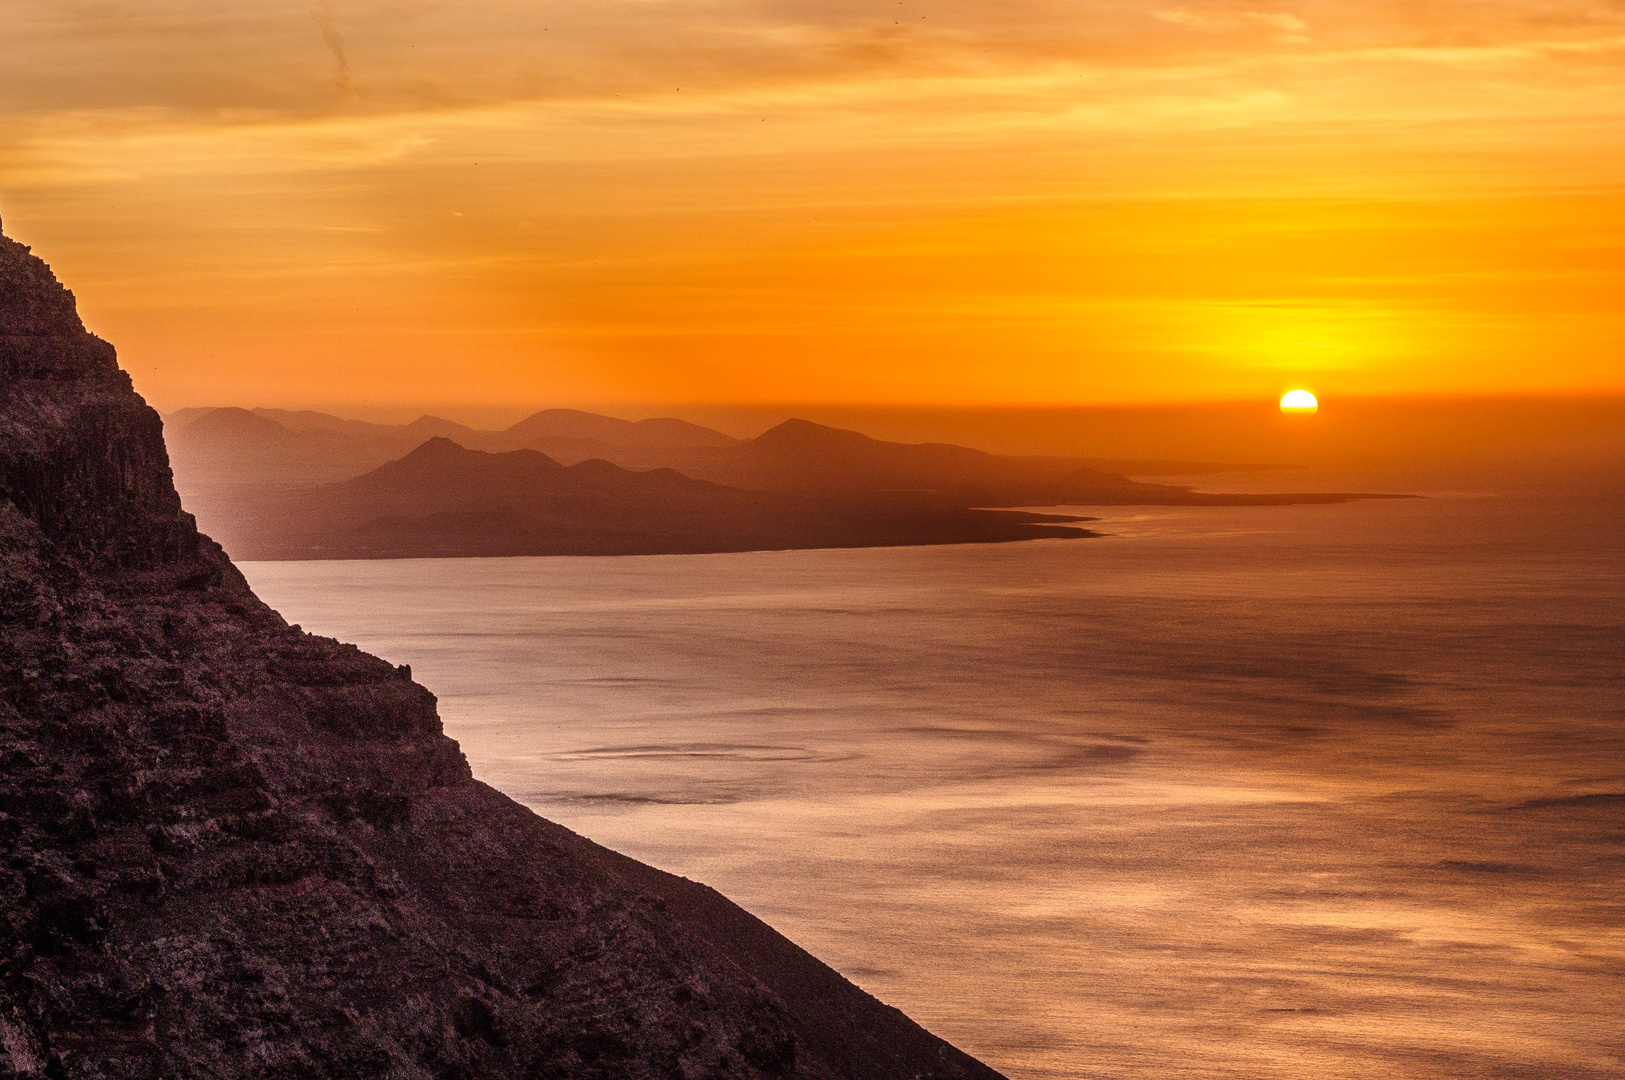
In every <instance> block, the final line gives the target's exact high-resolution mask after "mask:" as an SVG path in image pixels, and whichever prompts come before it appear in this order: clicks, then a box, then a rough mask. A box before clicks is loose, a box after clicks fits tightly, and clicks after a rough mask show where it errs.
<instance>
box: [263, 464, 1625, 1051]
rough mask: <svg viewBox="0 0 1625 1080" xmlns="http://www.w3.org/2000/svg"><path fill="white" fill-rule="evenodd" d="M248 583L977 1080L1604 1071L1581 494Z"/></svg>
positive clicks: (1252, 511)
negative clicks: (370, 656)
mask: <svg viewBox="0 0 1625 1080" xmlns="http://www.w3.org/2000/svg"><path fill="white" fill-rule="evenodd" d="M1079 512H1082V513H1088V514H1092V515H1095V516H1098V517H1099V518H1100V519H1101V520H1100V521H1099V522H1098V523H1096V524H1095V525H1094V526H1092V527H1094V528H1096V529H1099V530H1101V531H1103V532H1106V533H1108V534H1109V535H1108V536H1107V537H1105V538H1103V539H1098V540H1076V541H1070V540H1047V541H1035V542H1028V543H1019V544H1004V545H981V546H975V545H972V546H955V547H936V548H886V549H867V550H847V551H798V552H769V553H754V554H733V555H696V556H645V557H630V558H601V559H595V558H517V559H455V560H406V561H390V562H300V563H248V564H243V566H242V569H243V571H244V573H245V574H247V576H248V578H249V580H250V582H251V583H252V584H253V586H254V588H255V590H256V591H257V592H258V593H259V594H260V596H262V597H263V598H264V599H265V600H267V601H268V602H269V603H271V604H272V605H273V606H275V607H276V608H277V609H278V610H280V611H281V612H282V613H283V614H284V616H286V617H287V618H288V619H289V621H291V622H297V623H300V624H302V625H303V626H304V628H305V629H307V630H310V631H312V632H315V633H319V634H326V635H331V636H334V637H338V638H341V639H343V640H345V641H351V642H355V643H356V644H358V645H360V646H361V647H363V648H365V649H367V650H369V651H371V652H375V653H378V654H379V655H381V656H384V657H386V658H388V659H389V660H391V661H393V662H396V663H407V664H410V665H411V666H412V669H413V673H414V676H415V677H416V678H417V679H418V681H420V682H422V683H423V684H424V685H426V686H428V687H429V688H430V689H431V690H433V691H434V692H435V693H436V694H437V695H438V696H439V699H440V709H441V715H442V717H443V718H444V720H445V725H446V730H447V733H448V734H450V735H451V736H452V737H454V738H456V739H457V740H459V741H460V742H461V744H462V746H463V749H464V750H465V752H466V753H467V754H468V757H469V760H470V762H471V763H472V765H473V767H474V771H475V774H476V775H477V776H479V777H480V778H482V779H484V780H486V781H487V782H489V783H491V784H493V785H494V786H496V787H497V788H499V789H501V790H502V791H504V792H506V793H507V794H509V795H510V796H512V797H513V798H515V799H517V800H519V801H520V802H523V803H525V804H526V805H528V806H530V807H532V808H534V809H535V810H536V811H537V812H538V813H541V814H543V815H544V816H546V817H549V818H552V819H553V820H556V821H559V822H561V823H562V824H564V825H566V826H568V827H570V828H572V829H574V830H576V831H578V832H580V833H582V834H584V835H586V836H588V837H591V838H592V839H594V840H597V841H599V842H600V843H603V844H605V845H607V846H609V847H612V848H614V849H616V850H618V851H622V852H625V853H626V854H628V855H631V856H634V857H636V858H638V859H642V860H644V861H646V862H649V863H652V864H654V865H655V866H659V867H661V868H663V869H666V870H670V871H672V872H674V873H678V874H682V875H684V876H686V877H690V878H694V879H696V880H699V881H703V882H706V883H707V884H710V885H713V886H715V887H716V888H718V889H719V890H721V891H722V892H723V893H725V894H726V895H727V896H729V897H730V898H732V899H733V900H735V901H736V902H738V903H739V904H741V905H742V906H744V907H745V908H747V909H749V910H750V911H752V912H754V913H755V914H757V915H759V916H761V917H762V918H763V919H765V920H766V921H767V922H768V923H770V924H771V925H773V926H774V927H775V928H776V929H778V930H780V931H782V932H783V933H785V934H786V935H788V936H789V937H791V938H792V939H793V940H795V941H796V942H798V943H799V944H801V945H803V946H804V947H806V948H807V949H808V950H810V951H811V952H813V953H814V954H815V955H817V956H819V957H820V958H822V959H823V960H825V961H826V962H828V963H829V964H831V965H832V966H833V967H835V968H836V969H838V970H839V971H841V972H842V973H843V974H845V975H846V976H847V977H849V978H851V979H852V980H853V981H855V982H856V983H858V984H859V985H860V986H862V987H864V988H865V989H867V990H869V991H870V992H871V993H873V994H875V995H876V996H877V997H879V998H881V999H882V1000H884V1001H886V1002H888V1003H890V1004H892V1005H896V1006H897V1007H899V1008H901V1009H903V1010H904V1011H905V1012H907V1013H908V1014H909V1015H910V1016H912V1017H914V1018H915V1019H916V1020H918V1021H920V1022H921V1023H922V1024H924V1025H925V1026H926V1027H928V1028H930V1029H931V1030H933V1031H935V1032H936V1033H938V1034H939V1035H942V1036H943V1037H945V1038H947V1039H949V1040H950V1041H952V1042H954V1043H955V1044H956V1045H958V1046H960V1047H962V1048H963V1049H965V1050H967V1051H969V1052H970V1053H973V1054H975V1055H977V1056H978V1057H981V1058H982V1059H983V1060H985V1061H987V1062H988V1063H989V1064H991V1065H993V1066H994V1067H995V1068H998V1069H1000V1070H1001V1071H1003V1072H1005V1073H1006V1074H1007V1075H1009V1076H1010V1077H1012V1078H1015V1080H1050V1078H1055V1080H1059V1078H1068V1080H1074V1078H1085V1077H1088V1078H1097V1077H1098V1078H1118V1077H1144V1076H1156V1077H1159V1078H1176V1077H1177V1078H1204V1080H1206V1078H1220V1077H1223V1078H1249V1080H1250V1078H1275V1077H1280V1078H1294V1080H1298V1078H1302V1077H1306V1076H1313V1077H1316V1078H1317V1080H1332V1078H1350V1080H1353V1078H1359V1080H1378V1078H1381V1080H1396V1078H1411V1077H1414V1078H1455V1077H1461V1078H1468V1077H1472V1078H1491V1077H1493V1078H1510V1077H1529V1078H1537V1077H1538V1078H1543V1080H1545V1078H1552V1077H1563V1078H1565V1080H1591V1078H1597V1080H1601V1078H1604V1077H1608V1078H1617V1077H1619V1076H1621V1075H1622V1074H1625V1019H1622V1015H1625V1014H1622V1010H1621V1005H1620V1003H1621V1002H1622V1001H1625V510H1622V508H1621V506H1620V505H1619V503H1618V502H1617V501H1607V500H1604V501H1600V502H1587V501H1584V500H1578V499H1569V500H1565V499H1561V498H1555V497H1541V496H1537V495H1516V496H1508V495H1502V496H1495V495H1470V494H1460V493H1455V494H1452V493H1435V494H1434V495H1433V497H1430V498H1426V499H1416V500H1397V501H1381V502H1364V503H1354V504H1347V505H1340V506H1318V507H1271V508H1220V507H1211V508H1209V507H1203V508H1143V507H1135V508H1096V509H1085V510H1081V511H1079Z"/></svg>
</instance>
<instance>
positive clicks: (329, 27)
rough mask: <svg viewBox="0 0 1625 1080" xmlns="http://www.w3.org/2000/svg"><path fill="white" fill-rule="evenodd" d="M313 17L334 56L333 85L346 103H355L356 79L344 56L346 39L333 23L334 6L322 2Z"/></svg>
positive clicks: (324, 1)
mask: <svg viewBox="0 0 1625 1080" xmlns="http://www.w3.org/2000/svg"><path fill="white" fill-rule="evenodd" d="M311 15H312V17H314V18H315V20H316V25H317V26H318V27H320V28H321V31H322V40H323V41H325V42H326V43H327V49H328V51H329V52H331V53H332V54H333V65H334V71H333V83H334V85H336V86H337V87H338V88H339V93H340V94H341V95H343V97H344V100H345V101H348V102H354V101H355V100H356V99H357V96H358V95H357V94H356V90H355V79H354V78H353V77H352V75H351V73H350V60H349V58H348V57H346V56H345V55H344V39H343V38H342V37H340V36H339V31H338V27H337V25H335V23H334V21H333V5H332V4H330V3H329V2H328V0H320V3H318V4H317V5H316V9H315V11H313V12H311Z"/></svg>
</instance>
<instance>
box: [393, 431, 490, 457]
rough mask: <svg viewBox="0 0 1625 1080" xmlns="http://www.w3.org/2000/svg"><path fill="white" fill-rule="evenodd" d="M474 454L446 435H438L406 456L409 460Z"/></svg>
mask: <svg viewBox="0 0 1625 1080" xmlns="http://www.w3.org/2000/svg"><path fill="white" fill-rule="evenodd" d="M474 452H475V451H473V450H470V449H469V448H468V447H466V446H464V445H463V444H462V443H460V442H454V441H452V440H451V439H448V438H446V437H445V436H444V435H436V436H434V437H433V438H432V439H429V440H428V441H426V442H423V443H420V444H419V445H418V447H417V449H415V450H413V451H412V452H411V453H410V454H407V455H406V456H407V457H409V458H415V457H448V456H450V455H453V454H472V453H474Z"/></svg>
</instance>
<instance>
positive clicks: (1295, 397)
mask: <svg viewBox="0 0 1625 1080" xmlns="http://www.w3.org/2000/svg"><path fill="white" fill-rule="evenodd" d="M1319 408H1320V402H1318V401H1316V400H1315V395H1313V394H1311V393H1310V392H1309V391H1307V390H1288V391H1287V392H1286V393H1284V394H1282V395H1281V411H1282V412H1284V413H1312V412H1314V411H1316V410H1317V409H1319Z"/></svg>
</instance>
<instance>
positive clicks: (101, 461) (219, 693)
mask: <svg viewBox="0 0 1625 1080" xmlns="http://www.w3.org/2000/svg"><path fill="white" fill-rule="evenodd" d="M0 634H3V639H0V898H3V899H0V1077H35V1076H45V1077H72V1078H81V1077H82V1078H90V1077H154V1078H156V1077H164V1078H167V1080H176V1078H186V1077H215V1078H218V1077H290V1078H293V1077H298V1078H307V1077H346V1078H361V1077H385V1076H388V1077H392V1078H400V1080H407V1078H418V1077H421V1078H425V1080H427V1078H431V1077H433V1078H437V1080H438V1078H453V1077H470V1078H472V1077H481V1078H501V1077H527V1078H530V1077H606V1078H607V1077H616V1078H636V1077H702V1076H703V1077H735V1076H737V1077H805V1078H812V1077H848V1076H849V1077H875V1078H891V1077H898V1078H902V1077H909V1078H916V1077H941V1078H949V1077H992V1076H995V1075H996V1074H994V1073H993V1072H992V1071H991V1070H989V1069H987V1068H986V1067H984V1066H982V1065H980V1064H979V1063H977V1062H976V1061H974V1060H973V1059H971V1058H969V1057H967V1056H966V1055H964V1054H962V1053H960V1052H959V1051H957V1050H955V1049H954V1048H952V1047H951V1046H949V1045H947V1044H946V1043H944V1042H942V1041H941V1040H939V1039H937V1038H935V1037H933V1036H932V1035H930V1034H928V1033H927V1032H925V1031H923V1030H921V1029H920V1028H919V1027H917V1026H916V1025H914V1024H913V1023H912V1022H910V1021H909V1020H908V1019H907V1018H906V1017H904V1016H903V1015H902V1014H901V1013H899V1012H897V1011H896V1010H893V1009H890V1008H887V1007H886V1006H884V1005H881V1004H880V1003H879V1002H877V1001H875V1000H874V999H872V998H870V997H869V996H868V995H866V994H864V993H863V992H862V991H860V990H858V989H857V988H856V987H854V986H852V985H851V984H849V983H847V982H846V981H845V980H843V979H842V978H841V977H840V976H838V975H837V974H836V973H835V972H833V971H831V970H830V969H829V968H827V967H825V966H824V965H822V964H820V963H819V962H818V961H817V960H815V959H813V958H812V957H811V956H809V955H807V954H806V953H805V952H803V951H801V950H800V949H798V948H797V947H796V946H794V945H793V944H791V943H790V942H788V941H786V940H785V939H784V938H782V937H780V936H779V935H777V934H775V933H774V932H773V931H772V930H770V929H769V928H768V927H766V926H765V925H763V924H762V923H761V922H759V921H757V920H756V919H754V918H752V917H751V916H750V915H748V914H746V913H745V912H743V911H741V910H740V909H739V908H737V907H735V906H733V905H732V904H730V903H729V902H728V901H726V900H725V899H723V898H722V897H721V896H719V895H718V894H716V893H715V892H713V891H711V890H710V889H707V888H705V887H703V886H700V885H697V884H695V883H693V882H690V881H687V880H684V879H681V878H676V877H673V876H670V875H667V874H664V873H661V872H659V871H656V870H653V869H651V868H649V867H646V866H643V865H641V864H639V863H636V862H633V861H632V860H630V859H627V858H624V857H622V856H619V855H616V854H615V853H613V852H610V851H607V850H605V849H603V848H600V847H598V846H596V845H594V844H592V843H590V842H588V841H586V840H584V839H582V838H581V837H579V836H576V835H574V834H573V833H571V832H569V831H568V830H566V829H564V828H562V827H560V826H558V825H555V824H553V823H551V822H548V821H545V820H542V819H541V818H538V817H536V816H535V815H534V814H532V813H531V812H529V811H528V810H526V809H525V808H523V807H521V806H519V805H517V804H515V803H513V802H512V801H510V800H508V799H506V798H504V797H503V796H502V795H501V794H499V793H497V792H496V791H494V790H492V789H491V788H489V787H486V786H485V785H484V784H481V783H479V782H478V781H476V780H474V779H473V778H472V777H471V776H470V774H469V770H468V766H467V764H466V763H465V761H464V759H463V756H462V754H461V753H460V752H459V751H458V748H457V745H456V744H455V743H454V742H452V741H451V740H450V739H448V738H446V737H445V735H444V734H443V733H442V731H441V725H440V721H439V719H438V717H437V716H436V713H435V702H434V698H433V696H432V695H430V694H429V692H428V691H427V690H425V689H423V688H422V687H420V686H418V685H416V684H415V683H413V682H412V680H411V675H410V673H409V672H408V671H406V670H405V669H403V668H396V667H393V666H391V665H390V664H388V663H385V662H384V661H382V660H380V659H377V658H376V657H372V656H368V655H366V654H364V653H362V652H360V651H359V650H357V649H355V648H353V647H351V646H346V645H341V644H340V643H338V642H336V641H332V640H328V639H324V638H318V637H313V636H311V635H308V634H305V633H302V632H301V631H300V630H299V629H298V628H297V627H290V626H288V625H286V624H285V623H284V621H283V620H282V619H281V618H280V617H279V616H278V615H277V614H276V613H275V612H273V611H271V610H270V609H269V608H267V607H266V606H265V605H264V604H262V603H261V602H260V601H259V600H258V599H256V598H255V597H254V595H253V594H252V593H251V592H250V591H249V589H248V587H247V585H246V584H245V582H244V580H243V578H242V577H241V576H240V575H239V574H238V573H237V571H236V570H235V569H234V568H233V567H232V565H231V563H230V562H229V561H228V560H227V559H226V557H225V556H224V554H223V553H222V552H221V550H220V548H219V547H218V546H217V545H215V544H214V543H213V542H212V541H210V540H209V539H208V538H206V537H204V536H201V535H200V534H199V533H198V532H197V531H196V529H195V527H194V525H193V523H192V519H191V518H190V516H189V515H187V514H185V513H184V512H183V511H182V510H181V506H180V502H179V500H178V498H177V497H176V495H175V491H174V488H173V485H172V483H171V477H170V471H169V466H168V463H167V460H166V457H165V453H164V447H163V442H162V439H161V431H160V424H159V419H158V416H157V415H156V414H155V413H154V412H153V411H152V410H151V409H149V408H148V407H147V406H146V405H145V404H144V403H143V402H142V401H141V399H140V398H139V397H138V396H137V395H136V394H135V393H134V391H133V390H132V388H131V385H130V381H129V378H128V377H127V376H126V375H125V374H124V373H123V372H121V371H120V370H119V369H118V366H117V364H116V361H115V358H114V354H113V349H112V348H111V346H109V345H108V344H107V343H106V342H103V341H101V340H100V339H98V338H96V337H94V336H92V335H90V334H89V333H87V332H86V331H85V330H84V327H83V326H82V325H81V323H80V321H79V318H78V316H77V315H76V313H75V309H74V303H73V298H72V296H71V294H69V293H68V292H67V291H66V290H64V289H63V288H62V287H61V286H60V285H59V284H58V283H57V281H56V280H55V278H54V277H53V276H52V275H51V273H50V271H49V270H48V269H47V268H46V266H45V264H44V263H42V262H40V261H39V260H38V259H36V258H34V257H32V256H31V255H30V254H29V253H28V250H27V249H26V248H24V247H22V246H21V245H19V244H16V243H14V242H12V241H10V240H5V239H3V238H0Z"/></svg>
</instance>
